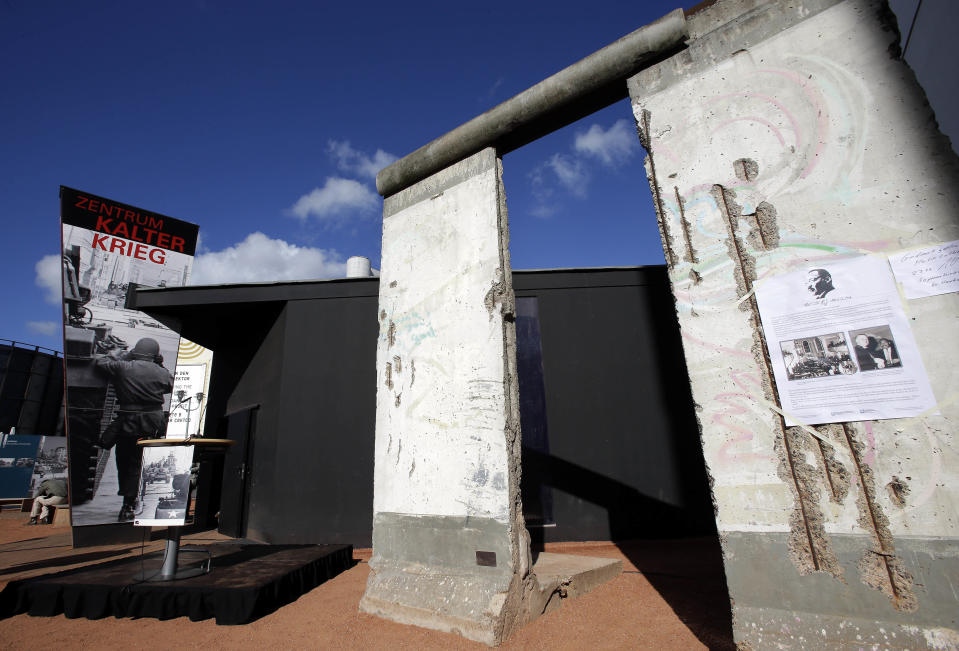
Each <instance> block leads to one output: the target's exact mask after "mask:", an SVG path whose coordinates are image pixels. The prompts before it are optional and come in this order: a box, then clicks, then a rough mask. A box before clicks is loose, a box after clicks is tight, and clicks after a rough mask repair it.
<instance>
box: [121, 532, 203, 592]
mask: <svg viewBox="0 0 959 651" xmlns="http://www.w3.org/2000/svg"><path fill="white" fill-rule="evenodd" d="M179 556H180V527H167V530H166V549H165V551H164V554H163V566H162V567H161V568H160V570H159V571H157V570H144V571H143V572H139V573H138V574H137V575H136V576H135V577H134V579H135V580H137V581H148V582H150V583H158V582H161V581H179V580H180V579H189V578H191V577H194V576H200V575H201V574H208V573H209V572H210V565H211V563H209V562H207V563H201V564H200V566H199V567H187V568H184V569H182V570H179V569H177V562H178V559H179Z"/></svg>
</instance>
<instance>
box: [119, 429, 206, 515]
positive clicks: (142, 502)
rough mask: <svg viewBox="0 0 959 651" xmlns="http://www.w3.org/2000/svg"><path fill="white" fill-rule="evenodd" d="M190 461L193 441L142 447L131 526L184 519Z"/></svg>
mask: <svg viewBox="0 0 959 651" xmlns="http://www.w3.org/2000/svg"><path fill="white" fill-rule="evenodd" d="M192 465H193V446H192V445H175V446H169V447H167V446H161V447H145V448H143V464H142V469H141V471H140V492H139V497H138V499H137V509H136V518H135V520H134V521H133V524H134V526H137V527H155V526H167V527H170V526H180V525H183V524H184V523H185V522H186V515H187V507H188V505H189V500H190V469H191V467H192Z"/></svg>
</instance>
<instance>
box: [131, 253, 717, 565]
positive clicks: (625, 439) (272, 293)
mask: <svg viewBox="0 0 959 651" xmlns="http://www.w3.org/2000/svg"><path fill="white" fill-rule="evenodd" d="M513 287H514V290H515V293H516V297H517V322H516V326H517V348H518V351H517V361H518V365H519V371H520V399H521V414H522V428H523V443H524V451H523V453H524V454H523V484H522V488H523V502H524V510H525V512H526V517H527V521H528V526H529V529H530V532H531V534H532V536H533V538H534V541H535V540H540V541H547V542H549V541H567V540H624V539H633V538H650V537H656V538H660V537H678V536H685V535H696V534H703V533H710V532H714V531H715V524H714V520H713V513H712V505H711V501H710V498H709V489H708V486H707V483H706V473H705V470H704V464H703V459H702V451H701V447H700V442H699V433H698V427H697V424H696V421H695V418H694V416H693V414H694V411H693V404H692V399H691V397H690V393H689V386H688V381H687V375H686V368H685V362H684V358H683V353H682V347H681V344H680V339H679V329H678V324H677V321H676V316H675V308H674V303H673V299H672V296H671V294H670V292H669V284H668V279H667V276H666V270H665V267H640V268H617V269H586V270H552V271H516V272H514V274H513ZM378 293H379V281H378V279H376V278H359V279H356V278H350V279H338V280H326V281H313V282H286V283H271V284H255V285H250V284H247V285H219V286H206V287H182V288H162V289H161V288H151V289H146V288H144V289H137V290H136V291H134V292H131V295H130V297H129V299H128V306H129V307H135V308H136V309H140V310H143V311H145V312H147V313H148V314H150V315H152V316H153V317H155V318H156V319H158V320H160V321H161V322H163V323H165V324H167V325H169V326H170V327H172V328H174V329H176V330H178V331H180V333H181V334H182V335H183V336H184V337H187V338H188V339H190V340H192V341H195V342H197V343H199V344H201V345H203V346H205V347H207V348H210V349H212V350H213V351H214V362H213V370H212V377H211V384H210V395H209V397H208V406H207V424H206V429H205V431H206V433H207V436H221V437H225V438H226V437H228V438H231V439H234V440H236V441H237V442H238V444H237V445H235V446H234V447H233V448H232V449H231V451H230V453H229V454H228V456H227V457H226V459H225V460H224V462H223V467H222V468H216V467H214V468H212V470H211V471H209V472H206V473H205V477H204V478H201V490H200V491H199V492H198V499H199V500H200V503H199V504H198V509H197V510H198V517H199V519H201V520H203V519H204V518H206V519H208V520H209V521H210V522H212V520H210V518H212V516H213V514H214V513H216V512H217V510H218V511H219V520H218V526H219V528H220V530H221V531H223V532H224V533H229V534H232V535H235V536H246V537H249V538H253V539H257V540H262V541H266V542H271V543H306V542H325V543H352V544H354V545H356V546H360V547H367V546H369V545H370V544H371V533H372V516H373V440H374V422H375V405H376V379H375V375H376V369H375V355H376V339H377V335H378V319H377V298H378ZM221 472H222V481H221V475H220V474H219V473H221ZM221 487H222V491H221V490H220V488H221Z"/></svg>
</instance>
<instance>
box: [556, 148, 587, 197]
mask: <svg viewBox="0 0 959 651" xmlns="http://www.w3.org/2000/svg"><path fill="white" fill-rule="evenodd" d="M546 166H547V167H549V168H550V169H551V170H553V173H554V174H555V175H556V178H557V180H558V181H559V182H560V184H561V185H562V186H563V187H564V188H566V189H567V190H568V191H569V193H570V194H572V195H574V196H577V197H585V196H586V186H587V185H589V172H587V171H586V168H585V166H584V165H583V162H582V161H581V160H579V159H576V158H572V157H570V156H564V155H563V154H553V155H552V156H551V157H550V159H549V160H548V161H546Z"/></svg>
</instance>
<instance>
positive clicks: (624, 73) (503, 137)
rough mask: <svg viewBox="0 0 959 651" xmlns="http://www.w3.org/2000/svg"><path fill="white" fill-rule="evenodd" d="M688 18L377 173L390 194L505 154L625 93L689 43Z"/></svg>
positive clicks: (670, 20) (629, 41) (565, 73)
mask: <svg viewBox="0 0 959 651" xmlns="http://www.w3.org/2000/svg"><path fill="white" fill-rule="evenodd" d="M687 36H688V34H687V30H686V20H685V18H684V17H683V11H682V9H676V10H674V11H672V12H670V13H669V14H667V15H665V16H663V17H662V18H660V19H659V20H657V21H655V22H653V23H650V24H649V25H646V26H644V27H640V28H639V29H637V30H636V31H634V32H632V33H631V34H628V35H626V36H624V37H623V38H621V39H619V40H618V41H616V42H615V43H612V44H611V45H607V46H606V47H604V48H603V49H602V50H599V51H597V52H594V53H593V54H591V55H589V56H588V57H586V58H585V59H582V60H580V61H578V62H576V63H574V64H573V65H571V66H569V67H568V68H565V69H564V70H561V71H560V72H557V73H556V74H555V75H553V76H552V77H549V78H548V79H544V80H543V81H541V82H539V83H538V84H536V85H535V86H533V87H532V88H528V89H527V90H525V91H523V92H522V93H520V94H519V95H516V96H515V97H513V98H511V99H508V100H506V101H505V102H503V103H502V104H500V105H498V106H496V107H494V108H492V109H490V110H489V111H486V112H485V113H483V114H482V115H479V116H477V117H475V118H473V119H472V120H470V121H469V122H467V123H465V124H463V125H460V126H459V127H457V128H455V129H453V130H452V131H450V132H449V133H447V134H446V135H443V136H440V137H439V138H437V139H436V140H434V141H432V142H430V143H429V144H426V145H424V146H423V147H420V148H419V149H417V150H416V151H414V152H413V153H412V154H409V155H407V156H405V157H403V158H401V159H400V160H398V161H396V162H395V163H393V164H392V165H390V166H388V167H385V168H383V169H382V170H380V173H379V174H377V175H376V190H377V192H379V193H380V194H381V195H382V196H384V197H387V196H390V195H392V194H396V193H397V192H399V191H400V190H403V189H405V188H407V187H409V186H411V185H413V184H414V183H417V182H419V181H421V180H423V179H425V178H426V177H427V176H429V175H431V174H434V173H436V172H438V171H440V170H442V169H444V168H446V167H449V166H450V165H452V164H453V163H456V162H457V161H460V160H463V159H464V158H467V157H468V156H472V155H473V154H475V153H477V152H479V151H481V150H483V149H485V148H486V147H495V148H496V151H497V153H498V154H501V155H502V154H505V153H507V152H510V151H513V150H514V149H517V148H519V147H522V146H523V145H525V144H527V143H529V142H532V141H533V140H536V139H537V138H540V137H542V136H545V135H546V134H548V133H552V132H553V131H556V130H557V129H560V128H562V127H564V126H566V125H568V124H570V123H572V122H575V121H576V120H578V119H580V118H582V117H585V116H587V115H589V114H590V113H594V112H596V111H598V110H599V109H601V108H604V107H606V106H609V105H610V104H612V103H613V102H615V101H618V100H620V99H624V98H625V97H626V79H628V78H629V77H631V76H633V75H635V74H636V73H637V72H639V71H640V70H642V69H643V68H645V67H648V66H650V65H652V64H654V63H656V62H658V61H661V60H663V59H665V58H667V57H668V56H670V55H672V54H674V53H675V52H676V51H678V50H680V49H682V48H683V47H684V44H685V41H686V38H687Z"/></svg>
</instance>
